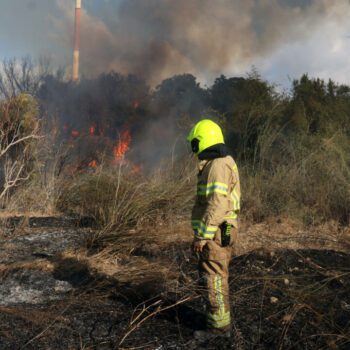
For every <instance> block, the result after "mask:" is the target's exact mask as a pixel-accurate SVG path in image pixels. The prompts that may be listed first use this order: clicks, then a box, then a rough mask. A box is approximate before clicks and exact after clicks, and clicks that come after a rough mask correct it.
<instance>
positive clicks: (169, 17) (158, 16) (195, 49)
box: [58, 0, 349, 84]
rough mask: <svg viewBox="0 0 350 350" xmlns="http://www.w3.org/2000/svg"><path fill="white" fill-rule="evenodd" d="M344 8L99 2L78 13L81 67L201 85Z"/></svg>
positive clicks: (288, 3)
mask: <svg viewBox="0 0 350 350" xmlns="http://www.w3.org/2000/svg"><path fill="white" fill-rule="evenodd" d="M72 3H73V2H72V1H68V0H65V1H61V0H60V1H58V5H59V7H60V9H61V11H62V13H63V14H64V18H65V22H67V21H68V22H69V24H67V23H62V24H61V25H62V28H72V21H73V6H72ZM85 3H86V4H87V5H88V4H89V2H88V1H85ZM83 4H84V3H83ZM346 7H349V4H348V1H346V0H340V1H334V2H333V1H327V0H317V1H316V0H259V1H256V0H244V1H233V0H216V1H213V0H176V1H173V0H147V1H144V0H121V1H114V2H112V1H104V2H100V5H99V11H98V13H97V14H95V15H92V14H91V13H92V11H89V8H88V7H87V8H86V7H85V10H84V12H83V20H82V47H81V50H82V69H83V72H84V73H85V74H86V75H94V74H97V73H101V72H104V71H108V70H111V69H114V70H116V71H118V72H120V73H135V74H137V75H139V76H141V77H143V78H145V79H147V80H148V81H149V82H150V83H151V84H152V83H158V82H160V81H161V80H162V79H164V78H166V77H169V76H172V75H174V74H181V73H185V72H186V73H192V74H194V75H196V76H197V77H199V78H200V79H201V80H204V81H208V80H211V79H212V78H214V77H216V76H218V75H219V74H221V73H231V74H235V73H241V72H242V71H243V70H246V69H249V66H251V65H252V64H255V61H256V60H257V59H258V58H264V57H265V56H267V55H269V54H271V53H272V52H273V51H274V50H275V49H277V48H279V47H280V46H283V45H285V43H286V42H288V43H289V44H290V43H291V42H297V41H298V40H304V39H305V38H306V37H308V36H309V35H311V34H312V33H313V31H314V30H315V29H317V28H319V26H321V25H322V23H323V22H324V21H325V20H326V19H327V17H336V18H337V17H342V16H344V14H345V13H346V12H347V11H344V9H345V8H346ZM95 12H96V11H95ZM66 36H67V35H66ZM68 37H69V35H68Z"/></svg>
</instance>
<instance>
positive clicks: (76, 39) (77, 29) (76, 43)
mask: <svg viewBox="0 0 350 350" xmlns="http://www.w3.org/2000/svg"><path fill="white" fill-rule="evenodd" d="M80 11H81V0H76V3H75V27H74V51H73V75H72V78H73V81H78V80H79V51H80Z"/></svg>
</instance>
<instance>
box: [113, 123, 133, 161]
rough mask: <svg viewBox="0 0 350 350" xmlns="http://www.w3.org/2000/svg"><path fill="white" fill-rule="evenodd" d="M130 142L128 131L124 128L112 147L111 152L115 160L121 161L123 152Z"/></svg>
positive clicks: (126, 149) (127, 148)
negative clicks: (116, 142)
mask: <svg viewBox="0 0 350 350" xmlns="http://www.w3.org/2000/svg"><path fill="white" fill-rule="evenodd" d="M130 142H131V135H130V131H129V130H124V131H123V132H122V133H121V135H120V138H119V141H118V144H117V145H116V146H114V148H113V153H114V156H115V159H116V160H117V161H121V160H123V159H124V156H125V153H126V152H127V151H128V150H129V145H130Z"/></svg>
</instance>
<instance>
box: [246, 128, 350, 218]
mask: <svg viewBox="0 0 350 350" xmlns="http://www.w3.org/2000/svg"><path fill="white" fill-rule="evenodd" d="M278 138H280V139H282V138H283V134H281V135H278ZM276 147H277V150H276ZM265 152H266V149H265ZM276 154H278V155H279V157H280V159H277V160H276ZM264 157H265V159H266V158H269V157H270V161H269V162H266V161H265V159H264V160H261V159H259V161H258V164H259V167H258V168H255V167H254V166H252V165H251V164H249V165H246V166H244V167H242V169H241V177H242V184H243V191H242V192H243V204H244V205H243V212H244V214H245V215H246V217H247V218H248V219H253V220H254V221H258V222H261V221H263V220H265V219H266V218H268V217H280V216H284V217H289V218H293V219H296V220H298V219H299V220H301V221H302V222H304V223H305V224H320V223H322V222H325V221H327V220H336V221H338V222H340V223H342V224H348V223H349V213H350V143H349V141H348V139H347V137H346V135H345V134H343V133H341V132H338V133H336V134H334V135H333V136H332V137H330V138H320V137H319V136H314V137H312V136H307V139H299V140H296V141H295V142H294V144H293V143H290V144H288V147H286V146H285V147H284V148H283V147H282V146H281V143H280V144H279V145H278V142H273V143H271V146H270V149H268V151H267V154H264Z"/></svg>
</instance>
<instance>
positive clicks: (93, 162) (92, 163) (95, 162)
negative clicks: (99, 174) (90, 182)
mask: <svg viewBox="0 0 350 350" xmlns="http://www.w3.org/2000/svg"><path fill="white" fill-rule="evenodd" d="M88 165H89V167H90V168H97V161H96V160H95V159H94V160H92V161H91V162H90V163H89V164H88Z"/></svg>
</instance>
